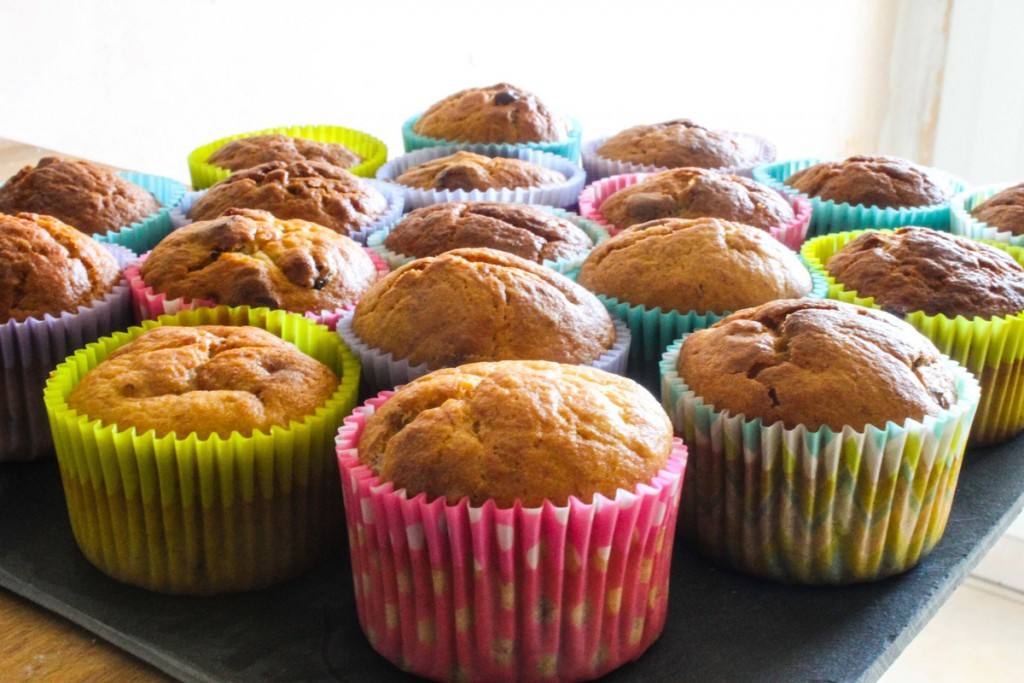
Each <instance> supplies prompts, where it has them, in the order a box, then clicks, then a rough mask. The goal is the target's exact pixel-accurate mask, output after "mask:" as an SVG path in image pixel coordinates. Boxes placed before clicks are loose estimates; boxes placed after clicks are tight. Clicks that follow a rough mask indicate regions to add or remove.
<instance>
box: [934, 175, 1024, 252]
mask: <svg viewBox="0 0 1024 683" xmlns="http://www.w3.org/2000/svg"><path fill="white" fill-rule="evenodd" d="M1010 186H1011V183H1001V184H999V185H986V186H984V187H976V188H973V189H971V190H968V191H966V192H961V193H960V194H958V195H957V196H955V197H953V201H952V202H950V207H951V208H950V211H951V218H950V231H951V232H952V233H953V234H954V235H960V236H961V237H970V238H971V239H975V240H991V241H993V242H1002V243H1003V244H1009V245H1010V246H1012V247H1024V235H1014V234H1013V233H1012V232H1010V231H1009V230H1000V229H999V228H994V227H992V226H990V225H989V224H988V223H986V222H985V221H979V220H978V219H977V218H975V217H974V216H972V215H971V211H974V209H975V208H977V207H978V205H979V204H981V203H982V202H984V201H985V200H986V199H990V198H991V197H993V196H994V195H996V194H998V193H1000V192H1002V191H1003V190H1005V189H1006V188H1008V187H1010Z"/></svg>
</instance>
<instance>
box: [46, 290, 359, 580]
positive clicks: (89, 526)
mask: <svg viewBox="0 0 1024 683" xmlns="http://www.w3.org/2000/svg"><path fill="white" fill-rule="evenodd" d="M210 324H218V325H254V326H256V327H260V328H263V329H266V330H268V331H270V332H272V333H273V334H276V335H278V336H280V337H281V338H282V339H285V340H286V341H289V342H291V343H293V344H295V345H296V346H297V347H298V348H299V349H300V350H301V351H303V352H304V353H307V354H308V355H310V356H312V357H314V358H316V359H317V360H319V361H321V362H323V363H325V364H326V365H328V366H329V367H330V368H331V369H332V370H334V371H335V373H336V374H337V375H338V376H339V377H340V378H341V383H340V384H339V386H338V389H337V391H336V392H335V393H334V395H333V396H332V397H331V398H330V399H329V400H328V401H327V403H326V404H324V405H323V406H322V407H320V408H318V409H317V411H316V413H315V414H313V415H308V416H306V417H305V418H304V419H303V420H302V421H301V422H297V421H293V422H292V423H291V424H289V425H288V426H286V427H280V426H275V427H273V428H271V430H270V433H263V432H255V433H253V434H252V435H251V436H242V435H240V434H238V433H237V432H236V433H233V434H231V436H230V437H228V438H222V437H220V436H218V435H216V434H215V435H212V436H210V437H208V438H205V439H200V438H198V437H197V436H196V435H195V434H191V435H189V436H186V437H178V436H176V435H175V434H169V435H166V436H163V437H157V436H155V432H153V431H152V430H151V431H148V432H145V433H143V434H138V433H137V432H136V430H134V429H124V428H119V427H117V426H116V425H104V424H101V423H100V421H99V420H90V419H89V418H88V417H87V416H85V415H79V414H78V413H77V412H75V411H74V410H72V409H71V408H70V407H69V406H68V405H67V397H68V395H69V394H70V393H71V391H72V390H73V389H74V387H75V386H76V385H77V384H78V382H79V381H80V380H81V378H82V376H84V375H85V373H86V372H88V371H89V370H91V369H92V368H94V367H95V366H96V365H97V364H99V363H100V362H101V361H102V360H103V359H105V358H106V357H107V356H108V355H109V354H110V353H111V352H112V351H114V350H115V349H117V348H118V347H120V346H123V345H124V344H126V343H128V342H129V341H131V340H133V339H135V338H137V337H138V336H139V335H141V334H142V333H143V332H145V331H146V330H149V329H152V328H154V327H158V326H160V325H186V326H192V325H210ZM358 386H359V364H358V363H357V362H356V360H355V358H354V357H353V356H352V355H351V353H349V351H348V349H347V348H346V347H345V346H344V345H343V344H342V343H341V342H340V341H339V339H338V337H337V336H336V335H335V334H334V333H332V332H330V331H329V330H328V329H327V328H326V327H324V326H322V325H317V324H315V323H314V322H312V321H310V320H307V319H305V318H303V317H302V316H301V315H296V314H293V313H285V312H284V311H270V310H269V309H266V308H255V309H250V308H247V307H239V308H227V307H219V308H202V309H197V310H194V311H182V312H180V313H178V314H177V315H174V316H161V317H160V318H159V320H158V321H146V322H144V323H142V326H141V327H132V328H130V329H129V330H128V331H127V332H118V333H115V334H114V335H113V336H111V337H104V338H102V339H100V340H99V341H97V342H95V343H93V344H89V345H88V346H87V347H86V348H85V349H82V350H80V351H78V352H76V353H75V355H73V356H71V357H69V358H68V359H67V360H66V361H65V362H64V363H62V364H61V365H59V366H58V367H57V369H56V371H55V372H54V374H53V376H52V377H51V379H50V380H49V382H47V387H46V391H45V395H44V400H45V402H46V407H47V412H48V414H49V418H50V426H51V428H52V431H53V437H54V444H55V446H56V451H57V460H58V463H59V466H60V471H61V479H62V480H63V484H64V492H65V494H66V498H67V505H68V514H69V516H70V518H71V528H72V531H73V532H74V535H75V540H76V541H77V542H78V545H79V547H80V548H81V550H82V552H83V553H84V554H85V556H86V558H87V559H88V560H89V561H90V562H91V563H92V564H94V565H95V566H96V567H97V568H99V569H100V570H101V571H103V572H104V573H106V574H108V575H110V576H111V577H113V578H115V579H117V580H119V581H124V582H126V583H131V584H134V585H137V586H141V587H143V588H148V589H150V590H154V591H159V592H165V593H175V594H190V595H205V594H215V593H225V592H233V591H243V590H250V589H254V588H260V587H263V586H268V585H270V584H273V583H276V582H279V581H282V580H285V579H287V578H290V577H293V576H296V575H298V574H300V573H302V572H303V571H305V570H306V569H308V568H309V567H311V566H312V565H313V564H315V563H316V562H317V561H318V560H319V559H320V557H321V555H322V554H323V552H324V551H325V550H326V549H327V547H328V546H329V545H330V544H331V543H333V542H334V541H336V540H337V539H338V538H339V533H340V530H341V508H342V501H341V491H340V488H339V475H338V469H337V462H336V460H335V458H334V448H333V439H334V435H335V433H336V431H337V429H338V427H339V426H340V425H341V424H342V421H343V420H344V418H345V416H346V415H347V414H348V413H349V412H351V410H352V409H353V407H354V406H355V403H356V394H357V391H358Z"/></svg>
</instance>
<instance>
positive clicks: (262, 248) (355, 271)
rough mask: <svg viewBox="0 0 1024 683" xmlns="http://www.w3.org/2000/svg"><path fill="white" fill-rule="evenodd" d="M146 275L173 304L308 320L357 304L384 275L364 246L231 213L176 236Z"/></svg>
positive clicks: (258, 215) (294, 223) (306, 225)
mask: <svg viewBox="0 0 1024 683" xmlns="http://www.w3.org/2000/svg"><path fill="white" fill-rule="evenodd" d="M140 275H141V278H142V281H143V283H144V286H145V287H150V288H152V290H153V291H154V292H155V293H159V294H164V295H165V296H166V298H168V299H182V300H184V301H186V302H187V301H193V300H195V299H203V300H205V301H208V302H212V303H213V304H214V305H216V304H225V305H228V306H242V305H248V306H267V307H269V308H276V309H283V310H286V311H292V312H295V313H303V312H306V311H314V312H316V311H327V310H334V309H340V308H344V307H345V306H349V305H352V304H354V303H355V302H356V300H358V299H359V297H360V296H362V294H363V292H365V291H366V290H367V289H368V288H369V286H370V285H371V284H372V283H373V282H374V281H375V280H376V278H377V268H376V266H375V264H374V262H373V261H372V260H371V259H370V257H369V255H368V254H367V252H366V251H365V250H364V249H363V248H362V247H361V246H359V245H358V244H357V243H356V242H354V241H352V240H351V239H349V238H348V237H345V236H344V235H339V234H338V233H337V232H334V231H333V230H329V229H327V228H325V227H323V226H320V225H317V224H315V223H310V222H307V221H303V220H280V219H277V218H274V216H273V215H272V214H270V213H268V212H266V211H254V210H251V209H229V210H228V211H226V212H225V213H224V215H222V216H220V217H219V218H215V219H213V220H209V221H200V222H198V223H193V224H191V225H187V226H185V227H183V228H180V229H178V230H176V231H174V232H173V233H171V234H170V235H168V236H167V238H165V239H164V240H163V241H162V242H161V243H160V244H158V245H157V247H156V248H155V249H154V250H153V251H152V252H151V253H150V254H149V256H148V257H147V258H146V260H145V261H144V262H143V263H142V266H141V270H140Z"/></svg>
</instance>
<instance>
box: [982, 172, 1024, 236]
mask: <svg viewBox="0 0 1024 683" xmlns="http://www.w3.org/2000/svg"><path fill="white" fill-rule="evenodd" d="M971 216H973V217H974V218H976V219H977V220H979V221H984V222H985V223H988V225H989V227H992V228H998V229H999V230H1005V231H1008V232H1012V233H1013V234H1014V235H1024V183H1021V184H1019V185H1014V186H1013V187H1008V188H1006V189H1005V190H1003V191H1002V192H998V193H996V194H994V195H992V196H991V197H989V198H988V199H986V200H985V201H983V202H982V203H981V204H978V205H977V206H976V207H974V208H973V209H971Z"/></svg>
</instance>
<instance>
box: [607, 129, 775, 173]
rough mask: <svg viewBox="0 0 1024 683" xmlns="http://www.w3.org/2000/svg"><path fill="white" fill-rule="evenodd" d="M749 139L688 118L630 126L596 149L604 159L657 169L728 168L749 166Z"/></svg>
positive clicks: (753, 152)
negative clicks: (710, 128) (699, 123)
mask: <svg viewBox="0 0 1024 683" xmlns="http://www.w3.org/2000/svg"><path fill="white" fill-rule="evenodd" d="M751 147H752V146H751V144H750V141H749V140H745V139H743V138H742V137H740V136H737V135H736V134H734V133H727V132H724V131H717V130H709V129H707V128H705V127H704V126H700V125H697V124H696V123H694V122H693V121H690V120H689V119H677V120H675V121H666V122H664V123H655V124H651V125H643V126H633V127H632V128H627V129H626V130H624V131H622V132H620V133H617V134H616V135H613V136H611V137H610V138H608V139H607V140H605V141H604V143H603V144H602V145H601V146H600V147H598V148H597V153H598V154H599V155H601V156H603V157H606V158H608V159H615V160H617V161H627V162H630V163H633V164H640V165H644V166H657V167H659V168H681V167H683V166H695V167H697V168H728V167H734V166H743V165H749V164H750V162H751V161H752V160H753V159H755V158H756V155H755V150H754V149H752V148H751Z"/></svg>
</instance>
